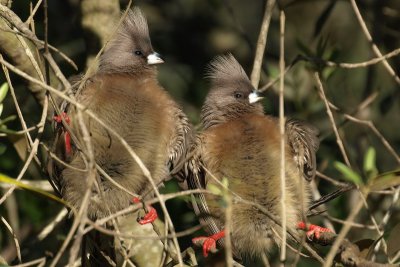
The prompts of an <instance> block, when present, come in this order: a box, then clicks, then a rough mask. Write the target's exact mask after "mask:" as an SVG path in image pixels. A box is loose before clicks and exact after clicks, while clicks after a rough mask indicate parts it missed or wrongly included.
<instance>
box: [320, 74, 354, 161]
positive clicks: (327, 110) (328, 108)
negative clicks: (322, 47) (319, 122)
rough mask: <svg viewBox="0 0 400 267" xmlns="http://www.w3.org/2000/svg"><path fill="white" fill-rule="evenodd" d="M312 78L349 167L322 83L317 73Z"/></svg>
mask: <svg viewBox="0 0 400 267" xmlns="http://www.w3.org/2000/svg"><path fill="white" fill-rule="evenodd" d="M314 76H315V79H316V80H317V84H318V89H319V92H320V96H321V98H322V100H323V101H324V103H325V107H326V113H327V114H328V117H329V120H330V121H331V125H332V128H333V131H334V133H335V136H336V143H337V144H338V146H339V149H340V151H341V152H342V156H343V159H344V161H345V163H346V165H347V166H349V167H351V164H350V161H349V158H348V157H347V154H346V150H345V148H344V145H343V142H342V139H341V137H340V135H339V132H338V129H337V127H336V123H335V119H334V118H333V114H332V111H331V109H330V107H329V103H328V100H327V98H326V96H325V92H324V87H323V86H322V82H321V79H320V77H319V73H318V72H315V73H314Z"/></svg>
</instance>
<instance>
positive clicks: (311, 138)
mask: <svg viewBox="0 0 400 267" xmlns="http://www.w3.org/2000/svg"><path fill="white" fill-rule="evenodd" d="M286 136H287V141H288V144H289V146H290V148H291V149H292V153H293V156H294V160H295V162H296V164H297V167H298V169H299V171H301V172H302V173H303V177H304V178H305V179H306V180H307V181H310V180H311V179H313V178H314V176H315V171H316V159H315V152H316V151H317V150H318V147H319V139H318V130H317V129H316V128H315V127H314V126H311V125H309V124H307V123H305V122H303V121H300V120H296V119H288V120H287V121H286Z"/></svg>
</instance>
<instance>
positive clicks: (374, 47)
mask: <svg viewBox="0 0 400 267" xmlns="http://www.w3.org/2000/svg"><path fill="white" fill-rule="evenodd" d="M350 3H351V6H352V8H353V10H354V13H355V14H356V17H357V20H358V23H360V26H361V28H362V31H363V32H364V35H365V37H366V38H367V40H368V42H369V43H370V44H371V46H372V51H374V53H375V55H376V56H377V57H380V58H381V57H383V56H382V53H381V51H380V50H379V48H378V46H377V45H376V44H375V43H374V40H373V39H372V36H371V34H370V33H369V31H368V28H367V25H366V24H365V21H364V19H363V18H362V15H361V13H360V10H359V9H358V7H357V3H356V1H355V0H350ZM382 63H383V66H384V67H385V69H386V70H387V71H388V72H389V74H390V75H391V76H392V77H393V78H394V80H395V81H396V83H397V84H399V85H400V78H399V76H398V75H397V74H396V73H395V71H394V70H393V68H392V67H391V66H390V65H389V63H388V62H387V60H386V59H383V60H382Z"/></svg>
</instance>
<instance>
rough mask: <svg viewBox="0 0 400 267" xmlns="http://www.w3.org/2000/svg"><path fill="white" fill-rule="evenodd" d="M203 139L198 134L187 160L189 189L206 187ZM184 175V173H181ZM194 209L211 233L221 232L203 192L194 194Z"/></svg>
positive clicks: (186, 172)
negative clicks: (202, 156) (202, 155)
mask: <svg viewBox="0 0 400 267" xmlns="http://www.w3.org/2000/svg"><path fill="white" fill-rule="evenodd" d="M201 144H202V141H201V137H200V136H196V140H195V142H194V145H192V147H191V149H190V151H191V152H190V159H189V160H188V161H186V164H185V167H184V170H183V172H184V174H183V176H184V177H185V182H184V183H185V185H184V187H186V188H187V189H205V188H206V170H205V169H204V167H203V166H204V165H203V161H202V158H201V154H202V145H201ZM181 176H182V175H181ZM192 204H193V209H194V211H195V213H196V215H197V216H198V217H199V220H200V223H201V224H202V225H203V226H204V228H205V230H206V232H208V233H209V234H216V233H218V232H220V229H219V228H218V226H217V224H216V223H215V221H214V219H213V218H212V215H211V213H210V210H209V208H208V205H207V201H206V198H205V196H204V194H203V193H198V194H193V195H192Z"/></svg>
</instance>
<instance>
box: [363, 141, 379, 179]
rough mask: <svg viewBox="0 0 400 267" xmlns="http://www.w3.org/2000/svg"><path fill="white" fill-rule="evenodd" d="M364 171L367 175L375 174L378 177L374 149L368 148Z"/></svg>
mask: <svg viewBox="0 0 400 267" xmlns="http://www.w3.org/2000/svg"><path fill="white" fill-rule="evenodd" d="M364 171H365V173H367V174H368V173H369V174H371V173H375V175H376V172H377V169H376V151H375V148H373V147H370V148H368V150H367V153H366V154H365V156H364Z"/></svg>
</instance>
